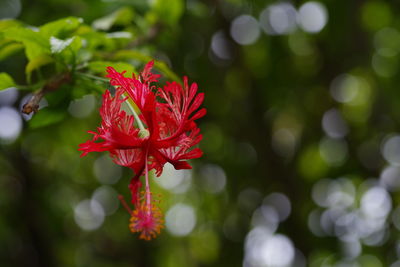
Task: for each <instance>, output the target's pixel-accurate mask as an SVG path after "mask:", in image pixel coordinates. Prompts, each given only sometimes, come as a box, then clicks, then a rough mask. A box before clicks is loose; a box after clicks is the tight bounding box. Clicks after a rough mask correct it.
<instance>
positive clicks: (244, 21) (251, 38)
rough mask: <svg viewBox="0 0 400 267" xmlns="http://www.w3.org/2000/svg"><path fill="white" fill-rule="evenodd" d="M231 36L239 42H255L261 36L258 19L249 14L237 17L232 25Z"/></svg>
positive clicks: (242, 43) (244, 43)
mask: <svg viewBox="0 0 400 267" xmlns="http://www.w3.org/2000/svg"><path fill="white" fill-rule="evenodd" d="M231 36H232V38H233V40H235V41H236V42H237V43H238V44H241V45H250V44H253V43H254V42H255V41H257V39H258V37H259V36H260V27H259V25H258V21H257V20H256V19H255V18H254V17H252V16H249V15H241V16H239V17H237V18H235V19H234V20H233V21H232V25H231Z"/></svg>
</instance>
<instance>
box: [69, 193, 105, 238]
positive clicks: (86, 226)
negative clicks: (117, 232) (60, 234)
mask: <svg viewBox="0 0 400 267" xmlns="http://www.w3.org/2000/svg"><path fill="white" fill-rule="evenodd" d="M104 215H105V214H104V210H103V207H102V206H101V204H100V203H98V202H97V201H96V200H93V199H92V200H89V199H86V200H82V201H81V202H79V203H78V204H77V205H76V206H75V208H74V219H75V222H76V224H77V225H78V226H79V227H80V228H81V229H83V230H86V231H93V230H96V229H98V228H99V227H100V226H101V225H102V224H103V222H104Z"/></svg>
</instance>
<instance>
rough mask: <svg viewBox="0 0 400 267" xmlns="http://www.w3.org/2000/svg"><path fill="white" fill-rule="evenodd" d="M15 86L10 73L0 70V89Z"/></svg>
mask: <svg viewBox="0 0 400 267" xmlns="http://www.w3.org/2000/svg"><path fill="white" fill-rule="evenodd" d="M13 86H15V82H14V80H13V78H11V76H10V75H8V74H7V73H5V72H0V91H1V90H4V89H7V88H10V87H13Z"/></svg>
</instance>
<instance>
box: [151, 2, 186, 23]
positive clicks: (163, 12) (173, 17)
mask: <svg viewBox="0 0 400 267" xmlns="http://www.w3.org/2000/svg"><path fill="white" fill-rule="evenodd" d="M153 11H154V13H156V14H157V16H158V18H159V19H160V20H161V21H164V22H165V23H167V24H169V25H172V26H173V25H176V24H177V23H178V20H179V19H180V17H181V16H182V14H183V11H184V5H183V1H182V0H155V1H154V4H153Z"/></svg>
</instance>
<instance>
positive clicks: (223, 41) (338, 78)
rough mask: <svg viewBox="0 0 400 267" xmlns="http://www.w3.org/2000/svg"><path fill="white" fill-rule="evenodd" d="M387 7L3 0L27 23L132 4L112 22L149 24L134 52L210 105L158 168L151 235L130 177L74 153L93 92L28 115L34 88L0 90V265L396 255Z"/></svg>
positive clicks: (391, 27) (397, 161) (398, 26)
mask: <svg viewBox="0 0 400 267" xmlns="http://www.w3.org/2000/svg"><path fill="white" fill-rule="evenodd" d="M398 4H399V1H379V0H366V1H361V0H360V1H331V0H325V1H261V0H252V1H245V0H208V1H200V0H168V1H159V0H158V1H157V0H148V1H146V0H1V1H0V18H3V19H4V18H15V19H18V20H21V21H23V22H24V23H26V24H28V25H31V26H33V27H35V26H40V25H42V24H44V23H47V22H49V21H51V20H55V19H60V18H63V17H66V16H77V17H81V18H82V19H83V20H84V22H85V23H86V24H88V25H94V27H97V28H100V29H101V25H102V24H101V23H102V22H103V23H104V17H107V16H108V15H109V14H112V12H114V11H115V10H118V9H120V8H129V10H131V12H133V13H132V14H134V15H132V16H131V17H130V19H129V21H128V22H127V23H125V24H122V26H118V25H117V26H113V27H114V28H113V30H121V29H123V30H126V29H127V28H129V27H130V28H129V29H128V30H130V31H131V32H133V33H135V32H138V31H135V29H136V28H135V27H139V26H140V23H141V21H142V20H143V18H145V19H146V21H151V23H153V25H162V27H161V30H158V31H157V32H155V34H154V36H151V38H148V39H146V40H144V42H142V43H141V45H140V46H139V48H136V49H139V50H141V51H145V52H146V53H148V54H149V55H151V56H152V57H154V58H156V59H159V60H162V61H164V62H166V63H167V64H168V65H169V66H170V68H171V69H172V70H173V71H174V72H175V73H176V74H177V75H179V76H183V75H187V76H188V77H189V79H190V81H195V82H197V83H198V85H199V88H200V91H203V92H205V95H206V98H205V103H204V106H205V107H206V108H207V111H208V113H207V116H206V117H204V118H202V119H201V120H200V121H199V125H200V128H201V130H202V132H203V134H204V138H203V141H202V142H201V144H200V148H201V149H202V150H203V151H204V156H203V157H202V158H201V159H196V160H192V161H191V164H192V165H193V166H194V168H193V170H190V171H187V170H185V171H175V170H174V169H173V167H171V166H168V165H167V166H166V167H165V170H164V173H163V175H162V176H161V177H159V178H154V179H153V182H152V183H153V184H152V188H154V191H155V192H156V193H160V194H161V197H160V199H161V200H162V202H161V203H162V204H161V205H162V209H163V212H164V214H165V221H166V222H165V225H166V229H164V231H163V232H162V234H161V235H160V236H159V237H158V238H157V239H155V240H153V241H151V242H146V241H142V240H139V239H138V238H137V235H134V234H131V233H130V231H129V229H128V220H129V215H128V214H127V212H126V211H125V210H124V209H123V208H122V207H121V206H120V204H119V202H118V199H117V195H118V194H123V195H125V197H126V198H127V197H128V196H129V192H128V189H127V185H128V181H129V178H130V177H131V176H132V173H131V172H130V171H129V170H128V169H124V168H121V167H119V166H117V165H115V164H114V163H112V162H111V160H110V158H109V156H108V155H106V154H101V153H99V154H92V155H89V156H87V157H85V158H80V157H79V155H80V153H79V152H78V151H77V148H78V144H80V143H82V142H84V141H86V140H87V139H89V138H90V135H89V134H87V133H86V131H87V130H93V129H95V127H96V126H97V125H98V124H99V122H100V117H99V114H98V109H99V107H100V105H101V93H99V92H96V93H93V94H86V95H84V96H82V97H79V98H77V99H74V100H72V99H71V101H67V102H66V103H63V110H64V113H63V115H62V118H61V119H60V120H58V122H57V123H53V124H50V125H47V126H43V127H31V126H30V123H29V119H30V117H29V116H25V115H24V116H22V114H21V112H20V110H21V106H22V105H23V104H24V103H25V102H26V101H27V99H29V97H30V95H29V92H27V91H19V90H16V89H15V88H10V89H8V90H5V91H1V92H0V152H1V153H0V248H1V249H0V265H1V266H100V267H106V266H113V267H114V266H115V267H123V266H160V267H161V266H162V267H176V266H185V267H186V266H189V267H190V266H245V267H262V266H274V267H281V266H282V267H283V266H295V267H302V266H315V267H317V266H324V267H326V266H341V267H344V266H346V267H350V266H367V267H379V266H382V267H383V266H391V267H399V266H400V260H399V257H400V235H399V230H400V206H399V203H400V195H399V193H398V191H399V190H400V133H399V123H400V91H399V89H398V83H399V82H400V73H399V57H400V54H399V53H400V20H399V17H400V16H399V15H400V9H399V5H398ZM155 8H158V9H159V10H161V14H163V15H162V16H160V17H159V18H154V17H152V10H153V9H155ZM158 14H160V13H158ZM99 18H103V20H99ZM96 25H97V26H96ZM99 25H100V26H99ZM126 25H128V26H126ZM138 25H139V26H138ZM104 30H108V29H107V28H106V29H104ZM142 34H143V33H142ZM138 36H139V37H138ZM135 38H140V32H139V33H138V35H136V36H135V34H134V35H133V39H135ZM25 64H26V59H25V57H24V55H23V53H20V54H16V55H14V56H13V57H11V58H8V59H6V60H3V61H1V62H0V70H1V71H6V72H8V73H11V74H13V75H14V77H21V74H20V73H22V74H23V73H24V66H25ZM140 68H141V67H138V69H140ZM20 79H23V78H20ZM104 89H106V88H104ZM49 96H50V94H49ZM46 99H47V96H46V98H45V99H43V100H42V103H41V106H42V107H45V106H46V101H47V100H46ZM43 110H45V108H43ZM38 114H40V111H39V113H38Z"/></svg>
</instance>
